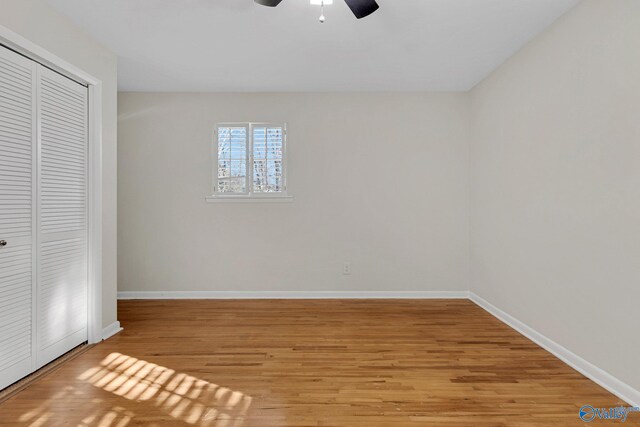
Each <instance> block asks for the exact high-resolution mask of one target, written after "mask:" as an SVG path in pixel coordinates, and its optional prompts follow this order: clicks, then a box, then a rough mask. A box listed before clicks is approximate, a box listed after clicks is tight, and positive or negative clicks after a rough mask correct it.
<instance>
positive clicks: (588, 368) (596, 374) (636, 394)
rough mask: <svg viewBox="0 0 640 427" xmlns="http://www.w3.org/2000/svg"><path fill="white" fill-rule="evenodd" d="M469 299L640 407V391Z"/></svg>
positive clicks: (495, 309) (479, 301) (479, 300)
mask: <svg viewBox="0 0 640 427" xmlns="http://www.w3.org/2000/svg"><path fill="white" fill-rule="evenodd" d="M469 299H470V300H471V301H473V302H474V303H476V304H477V305H479V306H480V307H482V308H483V309H485V310H486V311H487V312H489V313H490V314H492V315H493V316H494V317H496V318H497V319H498V320H500V321H502V322H504V323H506V324H507V325H508V326H510V327H512V328H513V329H515V330H516V331H518V332H520V333H521V334H522V335H524V336H525V337H527V338H529V339H530V340H531V341H533V342H535V343H536V344H538V345H539V346H540V347H542V348H544V349H545V350H547V351H548V352H550V353H551V354H553V355H554V356H556V357H557V358H558V359H560V360H562V361H563V362H564V363H566V364H567V365H569V366H571V367H572V368H573V369H575V370H576V371H578V372H580V373H581V374H582V375H584V376H585V377H587V378H589V379H590V380H592V381H593V382H595V383H596V384H598V385H600V386H601V387H603V388H605V389H606V390H608V391H610V392H611V393H613V394H615V395H616V396H618V397H619V398H620V399H622V400H624V401H625V402H627V403H628V404H629V405H631V406H640V391H638V390H636V389H634V388H633V387H631V386H630V385H628V384H625V383H624V382H622V381H620V380H619V379H618V378H616V377H614V376H613V375H611V374H609V373H607V372H605V371H603V370H602V369H600V368H598V367H597V366H595V365H593V364H592V363H590V362H587V361H586V360H584V359H583V358H581V357H580V356H578V355H577V354H575V353H573V352H571V351H570V350H568V349H567V348H565V347H563V346H561V345H560V344H558V343H557V342H555V341H552V340H551V339H549V338H547V337H546V336H544V335H542V334H541V333H540V332H538V331H536V330H535V329H533V328H531V327H529V326H528V325H526V324H524V323H523V322H521V321H519V320H518V319H516V318H515V317H513V316H511V315H510V314H508V313H505V312H504V311H502V310H500V309H499V308H498V307H496V306H494V305H492V304H491V303H489V302H488V301H486V300H484V299H482V298H481V297H479V296H478V295H476V294H475V293H473V292H470V293H469ZM588 403H589V402H585V404H588Z"/></svg>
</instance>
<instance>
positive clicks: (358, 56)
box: [45, 0, 579, 91]
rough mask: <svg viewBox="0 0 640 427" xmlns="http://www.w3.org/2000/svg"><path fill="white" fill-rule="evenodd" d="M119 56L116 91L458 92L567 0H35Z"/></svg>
mask: <svg viewBox="0 0 640 427" xmlns="http://www.w3.org/2000/svg"><path fill="white" fill-rule="evenodd" d="M45 1H47V2H48V3H49V4H51V5H52V6H53V7H54V8H55V9H57V10H59V11H60V12H62V13H63V14H65V15H67V16H69V17H70V18H71V19H72V20H73V21H75V22H76V23H77V24H78V25H80V26H81V27H83V28H84V29H86V30H87V31H88V32H89V33H90V34H92V35H93V36H94V37H95V38H97V39H98V40H100V41H101V42H102V43H103V44H105V45H106V46H108V47H109V48H111V49H112V50H113V51H114V52H116V53H117V54H118V57H119V67H118V68H119V86H120V90H123V91H427V90H436V91H466V90H469V89H470V88H472V87H473V86H474V85H475V84H476V83H478V82H479V81H481V80H482V79H483V78H484V77H486V76H487V75H488V74H489V73H491V71H493V70H494V69H495V68H496V67H497V66H498V65H500V64H501V63H502V62H504V61H505V60H506V59H507V58H508V57H510V56H511V55H513V54H514V53H515V52H516V51H517V50H518V49H520V48H521V47H522V46H523V45H524V44H525V43H526V42H527V41H529V40H530V39H532V38H533V37H535V36H536V35H537V34H539V33H540V32H541V31H542V30H544V28H546V27H547V26H548V25H549V24H550V23H552V22H553V21H554V20H555V19H556V18H558V17H559V16H560V15H562V14H563V13H564V12H566V11H567V10H569V9H570V8H571V7H572V6H574V5H575V4H576V3H578V1H579V0H378V3H379V4H380V10H379V11H378V12H376V13H374V14H373V15H371V16H369V17H367V18H364V19H361V20H356V19H355V17H354V16H353V15H352V14H351V12H350V11H349V9H348V8H347V6H346V4H345V3H344V1H343V0H335V2H334V4H333V5H332V6H327V7H326V11H325V15H326V16H327V22H326V23H325V24H320V23H319V22H318V16H319V15H320V11H319V7H317V6H311V5H310V4H309V0H283V2H282V3H281V4H280V5H279V6H278V7H277V8H275V9H273V8H268V7H264V6H259V5H257V4H254V2H253V0H45Z"/></svg>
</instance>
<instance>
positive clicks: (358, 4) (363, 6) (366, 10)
mask: <svg viewBox="0 0 640 427" xmlns="http://www.w3.org/2000/svg"><path fill="white" fill-rule="evenodd" d="M256 1H257V0H256ZM344 1H345V2H346V3H347V6H349V9H351V11H352V12H353V14H354V15H356V18H358V19H360V18H364V17H365V16H369V15H371V14H372V13H373V12H375V11H376V10H378V8H379V7H380V6H378V3H376V0H344Z"/></svg>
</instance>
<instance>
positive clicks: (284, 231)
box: [118, 93, 469, 291]
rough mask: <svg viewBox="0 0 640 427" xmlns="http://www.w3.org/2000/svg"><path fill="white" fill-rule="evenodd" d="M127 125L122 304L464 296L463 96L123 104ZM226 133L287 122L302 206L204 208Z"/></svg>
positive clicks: (178, 97)
mask: <svg viewBox="0 0 640 427" xmlns="http://www.w3.org/2000/svg"><path fill="white" fill-rule="evenodd" d="M118 114H119V128H118V136H119V143H118V144H119V151H118V156H119V162H118V163H119V166H118V173H119V179H120V187H119V202H120V203H119V220H120V221H119V243H118V254H119V255H118V256H119V290H120V291H160V290H172V291H203V290H208V291H221V290H232V291H243V290H251V291H265V290H268V291H278V290H287V291H401V290H412V291H428V290H437V291H447V290H466V289H468V245H469V242H468V234H469V233H468V228H467V223H468V217H467V215H468V206H467V202H468V175H467V174H468V145H467V141H468V135H467V130H468V104H467V102H466V95H464V94H457V95H456V94H304V93H299V94H143V93H121V94H120V96H119V104H118ZM228 121H287V122H288V124H289V128H288V136H289V139H288V141H289V147H288V149H289V167H290V169H289V190H290V192H291V193H292V194H293V196H294V197H295V200H294V202H293V203H291V204H207V203H206V202H205V200H204V198H205V196H206V195H208V194H210V192H211V168H212V165H211V143H212V137H213V129H214V126H215V124H216V123H217V122H228ZM345 261H348V262H351V263H352V270H353V273H352V274H351V275H350V276H344V275H342V266H343V262H345Z"/></svg>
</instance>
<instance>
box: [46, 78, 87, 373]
mask: <svg viewBox="0 0 640 427" xmlns="http://www.w3.org/2000/svg"><path fill="white" fill-rule="evenodd" d="M38 95H39V103H38V104H39V105H38V127H39V133H40V138H39V150H40V161H39V163H40V168H39V172H40V173H39V182H40V185H39V200H40V208H39V215H38V217H39V218H38V221H39V233H38V252H39V253H38V261H37V263H38V289H37V295H38V296H37V299H38V304H37V313H38V328H37V329H38V336H37V346H38V352H37V362H38V366H42V365H44V364H46V363H48V362H50V361H51V360H53V359H55V358H56V357H58V356H60V355H61V354H63V353H65V352H67V351H69V350H70V349H72V348H73V347H75V346H77V345H79V344H81V343H82V342H84V341H86V340H87V292H88V290H87V283H88V280H87V145H88V138H87V116H88V114H87V88H86V87H84V86H82V85H80V84H78V83H76V82H74V81H72V80H69V79H67V78H66V77H63V76H61V75H59V74H57V73H55V72H53V71H51V70H49V69H46V68H44V67H40V68H39V79H38Z"/></svg>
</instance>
